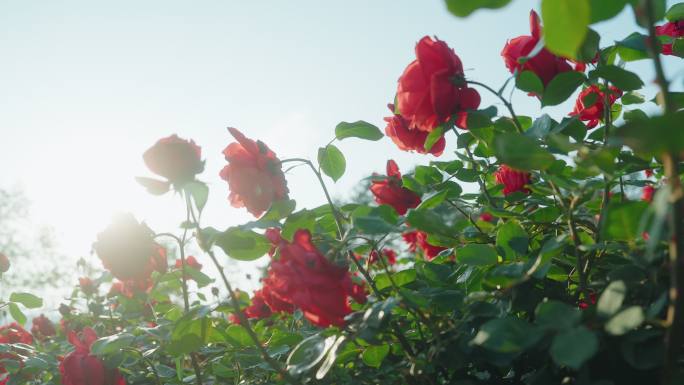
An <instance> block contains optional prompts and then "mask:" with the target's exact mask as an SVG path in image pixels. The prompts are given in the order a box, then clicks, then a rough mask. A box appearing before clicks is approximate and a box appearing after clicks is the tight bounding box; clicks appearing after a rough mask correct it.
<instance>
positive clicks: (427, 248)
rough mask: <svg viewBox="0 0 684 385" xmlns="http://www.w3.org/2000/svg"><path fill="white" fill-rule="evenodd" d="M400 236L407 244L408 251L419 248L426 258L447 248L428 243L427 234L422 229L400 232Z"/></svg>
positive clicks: (430, 257) (429, 258)
mask: <svg viewBox="0 0 684 385" xmlns="http://www.w3.org/2000/svg"><path fill="white" fill-rule="evenodd" d="M402 237H403V238H404V241H405V242H406V243H407V244H408V245H409V251H410V252H412V253H414V252H416V251H417V250H418V249H420V250H422V251H423V254H424V255H425V258H426V259H427V260H431V259H433V258H435V257H436V256H437V255H439V253H441V252H442V251H444V250H446V249H447V248H446V247H441V246H434V245H431V244H430V243H428V240H427V239H428V234H427V233H425V232H423V231H411V232H408V233H404V234H402Z"/></svg>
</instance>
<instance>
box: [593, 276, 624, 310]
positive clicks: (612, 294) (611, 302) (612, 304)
mask: <svg viewBox="0 0 684 385" xmlns="http://www.w3.org/2000/svg"><path fill="white" fill-rule="evenodd" d="M625 295H627V286H625V283H624V282H622V281H613V282H611V283H610V284H609V285H608V287H606V289H605V290H604V291H603V293H601V297H599V299H598V302H597V304H596V313H597V314H598V315H599V316H601V317H606V318H607V317H610V316H612V315H613V314H615V312H617V311H618V310H620V307H622V302H623V301H624V300H625Z"/></svg>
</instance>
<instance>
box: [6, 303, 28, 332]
mask: <svg viewBox="0 0 684 385" xmlns="http://www.w3.org/2000/svg"><path fill="white" fill-rule="evenodd" d="M9 312H10V315H11V316H12V318H14V320H15V321H17V323H18V324H19V325H22V326H23V325H24V324H26V316H25V315H24V312H22V311H21V309H19V305H17V304H16V303H14V302H10V304H9Z"/></svg>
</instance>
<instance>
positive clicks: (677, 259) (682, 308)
mask: <svg viewBox="0 0 684 385" xmlns="http://www.w3.org/2000/svg"><path fill="white" fill-rule="evenodd" d="M645 7H646V16H647V18H648V34H649V40H648V43H649V44H647V46H648V51H649V53H650V55H651V58H652V59H653V64H654V67H655V73H656V83H657V84H658V86H659V87H660V94H661V97H662V101H663V108H664V112H665V114H671V113H674V112H675V107H674V104H673V101H672V97H671V96H670V92H669V83H668V80H667V78H666V77H665V71H664V70H663V64H662V62H661V60H660V42H659V41H658V38H657V36H656V30H655V22H656V18H655V16H654V14H653V8H654V2H653V0H646V1H645ZM662 157H663V158H662V161H663V166H664V169H665V176H666V177H667V183H668V187H669V190H670V203H671V204H672V210H670V216H669V222H670V230H671V231H672V235H671V237H670V259H669V265H670V266H669V267H670V290H669V299H670V303H669V305H668V308H667V318H666V320H665V325H666V326H667V330H666V332H665V365H664V368H663V384H671V383H673V382H672V381H673V380H674V377H676V376H675V372H676V371H677V368H676V366H677V358H678V357H679V353H680V350H681V347H682V337H683V335H682V333H683V332H684V330H683V329H684V290H683V289H682V285H683V284H684V234H682V232H683V231H684V226H682V210H683V209H684V194H683V193H682V186H681V182H680V179H679V154H677V153H670V152H668V153H665V154H663V156H662Z"/></svg>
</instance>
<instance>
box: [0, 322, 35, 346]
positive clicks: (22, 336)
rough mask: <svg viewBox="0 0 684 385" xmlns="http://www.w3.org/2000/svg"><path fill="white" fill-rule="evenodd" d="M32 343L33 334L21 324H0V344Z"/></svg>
mask: <svg viewBox="0 0 684 385" xmlns="http://www.w3.org/2000/svg"><path fill="white" fill-rule="evenodd" d="M32 343H33V336H32V335H31V333H29V332H28V331H26V329H24V328H23V327H21V325H19V324H18V323H16V322H12V323H11V324H9V325H4V326H0V344H26V345H31V344H32Z"/></svg>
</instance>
